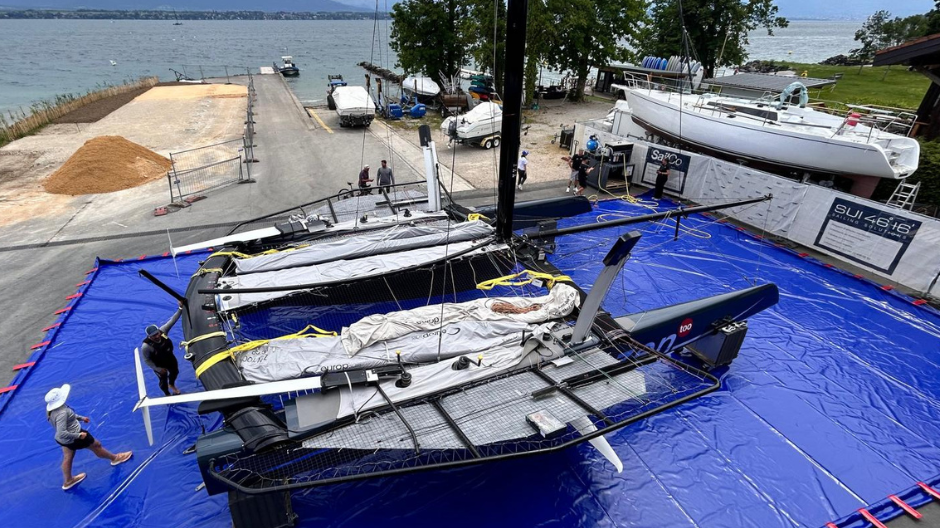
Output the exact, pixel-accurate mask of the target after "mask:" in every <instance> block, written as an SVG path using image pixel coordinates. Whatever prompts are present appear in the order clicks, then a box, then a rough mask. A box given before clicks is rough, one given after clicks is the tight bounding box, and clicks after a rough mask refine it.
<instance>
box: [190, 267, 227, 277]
mask: <svg viewBox="0 0 940 528" xmlns="http://www.w3.org/2000/svg"><path fill="white" fill-rule="evenodd" d="M206 273H222V268H199V269H198V270H196V273H193V277H198V276H200V275H205V274H206Z"/></svg>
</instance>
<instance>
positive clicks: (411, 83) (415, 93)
mask: <svg viewBox="0 0 940 528" xmlns="http://www.w3.org/2000/svg"><path fill="white" fill-rule="evenodd" d="M401 89H402V91H403V92H405V95H407V96H408V98H409V99H413V98H415V97H417V98H418V102H420V103H424V104H435V103H437V97H438V96H439V95H440V94H441V87H440V86H439V85H438V84H437V83H436V82H434V79H432V78H430V77H424V76H421V75H409V76H408V77H406V78H405V80H404V81H402V83H401Z"/></svg>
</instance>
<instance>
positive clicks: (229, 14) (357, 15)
mask: <svg viewBox="0 0 940 528" xmlns="http://www.w3.org/2000/svg"><path fill="white" fill-rule="evenodd" d="M376 16H378V18H379V19H380V20H385V19H388V18H390V17H389V14H388V13H378V14H376V13H373V12H370V11H323V12H299V13H294V12H287V11H276V12H265V11H176V12H174V11H164V10H149V9H148V10H132V11H127V10H106V9H9V10H0V20H165V21H171V20H172V21H175V20H177V19H179V20H373V19H374V18H376Z"/></svg>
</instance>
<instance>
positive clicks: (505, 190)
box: [496, 0, 529, 240]
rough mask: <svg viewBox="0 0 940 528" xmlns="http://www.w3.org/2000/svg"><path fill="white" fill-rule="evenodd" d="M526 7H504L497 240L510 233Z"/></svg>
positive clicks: (513, 2) (518, 0)
mask: <svg viewBox="0 0 940 528" xmlns="http://www.w3.org/2000/svg"><path fill="white" fill-rule="evenodd" d="M528 8H529V6H528V0H509V3H508V5H507V7H506V60H505V63H504V67H503V71H504V72H505V75H506V82H505V86H504V89H503V130H502V148H500V150H499V183H498V189H499V192H498V200H497V202H496V236H498V237H499V238H500V239H501V240H509V239H510V238H511V237H512V209H513V206H514V205H515V200H516V178H515V174H514V172H515V171H514V169H515V167H516V162H517V160H518V159H519V130H520V128H521V126H522V71H523V68H524V63H525V33H526V16H527V15H528Z"/></svg>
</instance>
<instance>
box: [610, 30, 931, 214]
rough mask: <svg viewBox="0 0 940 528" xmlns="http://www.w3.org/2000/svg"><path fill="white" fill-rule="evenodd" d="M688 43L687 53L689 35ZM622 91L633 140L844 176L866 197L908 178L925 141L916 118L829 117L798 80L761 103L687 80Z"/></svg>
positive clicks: (790, 171) (636, 79)
mask: <svg viewBox="0 0 940 528" xmlns="http://www.w3.org/2000/svg"><path fill="white" fill-rule="evenodd" d="M683 46H684V49H685V55H686V56H688V50H689V47H688V46H689V42H688V36H687V33H686V32H685V31H684V30H683ZM680 63H682V64H686V65H688V64H691V63H690V62H688V61H680ZM706 82H707V81H706ZM624 88H625V90H623V91H625V95H626V101H627V104H628V106H629V108H621V109H619V110H617V111H619V112H620V113H621V114H622V115H623V116H625V117H627V118H628V119H626V121H627V122H629V121H630V120H632V124H633V125H635V126H628V127H627V130H629V132H628V133H629V134H630V135H641V136H642V135H643V134H644V133H645V134H646V135H652V136H655V137H658V138H660V139H662V140H666V141H668V142H672V143H678V144H680V145H683V146H686V147H688V148H690V149H692V150H697V151H700V152H703V153H705V154H710V155H714V156H716V157H722V158H726V159H730V160H732V161H744V162H747V163H748V164H750V165H753V166H755V167H756V168H760V169H765V170H768V171H771V172H776V173H779V174H783V175H786V176H797V177H803V176H806V175H830V176H831V175H838V176H844V177H847V178H849V179H851V180H853V182H854V183H853V189H852V191H853V193H855V194H860V195H862V196H869V195H870V194H871V192H872V191H873V190H874V188H875V186H876V185H877V183H878V181H879V180H880V179H882V178H887V179H903V178H906V177H908V176H910V175H911V174H912V173H913V172H914V171H915V170H917V166H918V163H919V159H920V145H919V143H918V142H917V141H916V140H914V139H912V138H909V137H907V134H908V133H909V132H910V128H911V126H912V125H913V120H912V119H910V116H906V115H904V114H903V113H901V114H898V113H894V114H892V113H889V112H872V113H870V114H868V115H862V114H861V113H859V112H857V111H856V110H857V109H850V110H849V111H847V112H845V113H844V114H842V115H835V114H832V113H828V112H825V111H822V110H820V109H816V108H813V107H812V106H810V105H809V104H808V102H809V94H808V91H807V88H806V86H804V85H803V84H802V83H800V82H799V81H796V80H795V81H794V82H792V83H790V84H789V86H787V87H786V88H785V89H783V90H782V91H781V92H780V93H779V95H768V96H764V97H761V98H758V99H747V98H741V97H728V96H723V95H720V94H718V93H701V94H696V93H693V92H692V91H691V90H690V89H689V87H688V85H687V84H686V83H679V84H677V87H667V86H665V85H664V84H662V83H652V82H650V81H649V80H648V79H647V78H645V77H643V76H631V75H628V79H627V84H626V86H625V87H624ZM797 96H798V102H794V101H793V99H795V98H796V97H797Z"/></svg>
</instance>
